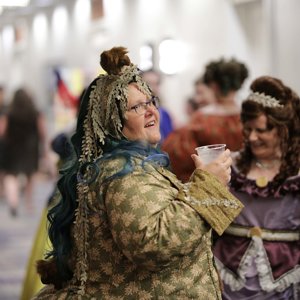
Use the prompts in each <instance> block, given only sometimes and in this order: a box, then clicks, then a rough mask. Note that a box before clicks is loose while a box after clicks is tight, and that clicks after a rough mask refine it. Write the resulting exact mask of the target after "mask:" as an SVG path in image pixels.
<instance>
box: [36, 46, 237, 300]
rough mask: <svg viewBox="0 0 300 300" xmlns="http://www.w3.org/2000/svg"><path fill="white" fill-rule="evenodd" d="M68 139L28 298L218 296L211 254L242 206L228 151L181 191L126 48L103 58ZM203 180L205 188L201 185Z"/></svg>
mask: <svg viewBox="0 0 300 300" xmlns="http://www.w3.org/2000/svg"><path fill="white" fill-rule="evenodd" d="M100 64H101V66H102V67H103V69H104V70H105V71H106V72H107V73H106V74H105V75H104V74H103V75H99V76H98V77H97V78H95V79H94V80H93V82H92V83H91V84H90V86H89V87H88V89H87V91H86V93H85V95H84V97H83V99H82V103H81V106H80V111H79V116H78V122H77V128H76V133H75V134H74V136H73V137H72V139H71V141H72V144H73V146H74V150H75V152H76V158H75V159H74V161H73V163H72V164H70V165H69V167H68V168H65V169H64V173H63V176H62V177H61V178H60V180H59V182H58V188H59V191H60V194H61V197H60V201H59V202H58V204H57V205H56V206H55V207H53V208H52V209H51V210H50V211H49V214H48V219H49V221H50V226H49V237H50V240H51V243H52V246H53V250H52V251H51V252H50V253H49V255H48V258H47V259H46V260H43V261H39V262H38V272H39V274H41V279H42V281H43V282H44V283H45V284H47V286H46V287H45V288H43V289H42V290H41V291H40V292H39V293H38V294H37V295H36V297H35V298H34V299H47V300H50V299H53V300H54V299H61V300H62V299H124V300H125V299H128V300H129V299H185V298H190V299H207V300H215V299H219V300H220V299H221V292H220V286H219V279H218V275H217V272H216V269H215V265H214V263H213V256H212V250H211V234H212V230H213V229H214V230H216V231H217V232H218V234H222V232H223V231H224V230H225V228H227V227H228V225H229V224H230V222H231V221H232V220H233V219H234V218H235V216H237V214H238V213H239V211H240V210H241V209H242V205H241V203H240V202H239V201H238V200H237V199H236V198H235V197H233V196H232V195H231V194H230V193H229V192H228V189H227V186H226V185H227V183H228V181H229V179H230V165H231V158H230V151H229V150H227V151H225V152H224V153H223V154H222V155H221V156H220V157H219V158H218V159H217V160H215V161H214V162H213V163H212V164H210V165H207V166H206V167H204V169H202V167H203V166H202V164H201V162H200V159H199V157H197V156H196V155H195V157H194V159H195V168H196V169H195V173H194V175H193V176H192V178H191V181H190V182H189V185H184V184H182V182H180V181H179V180H178V179H177V178H176V176H175V175H174V174H173V173H171V172H170V171H169V170H168V163H169V160H168V157H167V155H166V154H165V153H163V152H161V151H160V150H159V148H157V145H158V143H159V141H160V129H159V117H160V116H159V112H158V109H157V108H158V102H157V101H156V98H155V95H154V94H153V92H152V91H151V90H150V88H149V87H148V85H147V84H146V83H145V82H144V81H143V79H142V78H141V76H140V71H139V70H138V68H137V67H136V65H134V64H132V63H131V61H130V59H129V57H128V55H127V50H126V49H125V48H123V47H115V48H112V49H111V50H108V51H104V52H103V53H102V54H101V59H100ZM203 183H205V184H203Z"/></svg>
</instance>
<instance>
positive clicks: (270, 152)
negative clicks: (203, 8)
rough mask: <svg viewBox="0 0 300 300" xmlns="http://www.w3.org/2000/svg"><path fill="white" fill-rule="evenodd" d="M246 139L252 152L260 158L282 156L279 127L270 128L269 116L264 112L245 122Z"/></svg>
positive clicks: (244, 132)
mask: <svg viewBox="0 0 300 300" xmlns="http://www.w3.org/2000/svg"><path fill="white" fill-rule="evenodd" d="M243 127H244V129H243V134H244V137H245V141H246V142H247V143H248V144H249V146H250V149H251V152H252V154H253V155H254V157H255V158H257V159H258V160H259V159H274V158H275V159H278V158H280V157H281V149H280V137H279V136H278V131H277V128H275V127H274V128H273V129H271V130H270V129H268V127H267V117H266V115H264V114H262V115H260V116H259V117H257V118H256V119H254V120H251V121H247V122H245V123H244V124H243Z"/></svg>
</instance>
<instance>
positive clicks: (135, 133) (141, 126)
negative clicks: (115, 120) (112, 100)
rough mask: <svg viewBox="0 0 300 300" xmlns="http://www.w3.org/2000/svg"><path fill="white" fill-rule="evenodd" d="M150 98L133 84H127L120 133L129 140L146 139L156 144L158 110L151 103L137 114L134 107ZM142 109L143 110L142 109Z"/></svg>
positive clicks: (157, 138)
mask: <svg viewBox="0 0 300 300" xmlns="http://www.w3.org/2000/svg"><path fill="white" fill-rule="evenodd" d="M149 100H151V99H147V96H146V95H145V94H143V93H142V92H141V91H140V90H138V88H137V86H136V85H135V84H130V85H129V86H128V111H127V112H126V120H125V122H124V127H123V130H122V133H123V134H124V136H125V137H127V139H128V140H131V141H136V140H139V141H146V142H148V143H150V144H151V145H156V144H157V143H158V142H159V141H160V138H161V136H160V131H159V112H158V110H157V108H156V107H155V106H154V105H153V104H151V103H150V102H149V103H150V104H149V105H147V106H146V107H144V109H143V108H142V114H138V113H137V112H136V110H135V109H134V107H135V106H136V105H139V104H141V103H142V104H143V103H146V102H147V101H149ZM143 110H144V111H143Z"/></svg>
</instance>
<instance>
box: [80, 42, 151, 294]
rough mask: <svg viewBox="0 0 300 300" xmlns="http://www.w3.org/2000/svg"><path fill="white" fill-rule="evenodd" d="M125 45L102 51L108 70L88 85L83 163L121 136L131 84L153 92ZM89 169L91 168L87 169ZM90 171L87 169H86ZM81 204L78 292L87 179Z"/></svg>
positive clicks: (85, 235)
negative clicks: (132, 60)
mask: <svg viewBox="0 0 300 300" xmlns="http://www.w3.org/2000/svg"><path fill="white" fill-rule="evenodd" d="M126 54H127V50H126V49H125V48H123V47H115V48H112V49H111V50H108V51H104V52H103V53H102V54H101V61H100V64H101V66H102V67H103V69H104V70H105V71H106V72H107V74H105V75H100V76H99V77H97V78H96V79H95V80H94V81H93V83H92V84H91V86H90V87H89V88H88V91H89V93H88V94H86V95H85V96H84V98H83V100H82V102H85V101H88V108H87V113H86V116H85V119H84V124H83V128H84V134H83V139H82V144H81V155H80V158H79V162H80V165H81V166H85V165H88V164H90V163H93V162H94V161H95V159H97V158H99V157H101V156H102V154H103V146H104V145H105V142H106V139H107V138H112V139H118V140H120V139H122V138H125V137H124V136H123V134H122V128H123V125H124V120H125V118H126V117H125V113H126V110H127V104H128V99H127V97H128V85H129V84H130V83H135V84H136V86H137V88H138V89H139V90H140V91H141V92H142V93H144V94H145V95H146V96H148V97H150V96H151V94H152V92H151V90H150V89H149V87H148V85H147V84H146V83H145V82H144V81H143V80H142V78H141V77H140V71H139V69H138V68H137V67H136V66H135V65H133V64H132V63H131V62H130V59H129V57H128V56H127V55H126ZM87 171H88V170H87ZM87 173H88V172H87ZM77 195H78V207H77V210H76V213H75V227H76V228H75V239H76V241H77V245H78V249H77V250H78V251H77V263H76V277H77V279H78V280H79V281H80V282H81V285H80V289H79V291H78V293H79V295H84V294H85V282H86V280H87V266H88V264H87V248H88V234H89V220H88V213H89V212H88V203H89V202H90V201H91V199H92V198H93V195H92V193H91V192H90V189H89V186H88V182H87V181H84V180H80V181H79V182H78V184H77Z"/></svg>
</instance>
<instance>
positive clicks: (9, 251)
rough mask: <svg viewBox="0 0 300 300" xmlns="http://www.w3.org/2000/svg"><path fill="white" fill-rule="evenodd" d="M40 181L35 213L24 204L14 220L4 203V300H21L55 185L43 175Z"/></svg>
mask: <svg viewBox="0 0 300 300" xmlns="http://www.w3.org/2000/svg"><path fill="white" fill-rule="evenodd" d="M36 181H37V182H36V186H35V189H34V195H33V203H34V206H35V207H34V211H32V212H28V211H26V209H25V207H24V205H23V204H22V201H20V207H19V209H18V216H17V217H12V216H11V215H10V212H9V209H8V206H7V204H6V202H5V200H4V199H1V200H0V300H19V299H20V293H21V290H22V283H23V279H24V275H25V270H26V265H27V259H28V257H29V254H30V251H31V247H32V241H33V238H34V235H35V232H36V229H37V226H38V224H39V221H40V216H41V213H42V209H43V208H44V206H45V205H46V203H47V200H48V197H49V195H50V193H51V191H52V188H53V184H54V183H53V181H49V180H48V179H47V178H45V177H43V176H41V175H40V176H37V178H36ZM28 300H29V299H28Z"/></svg>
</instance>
